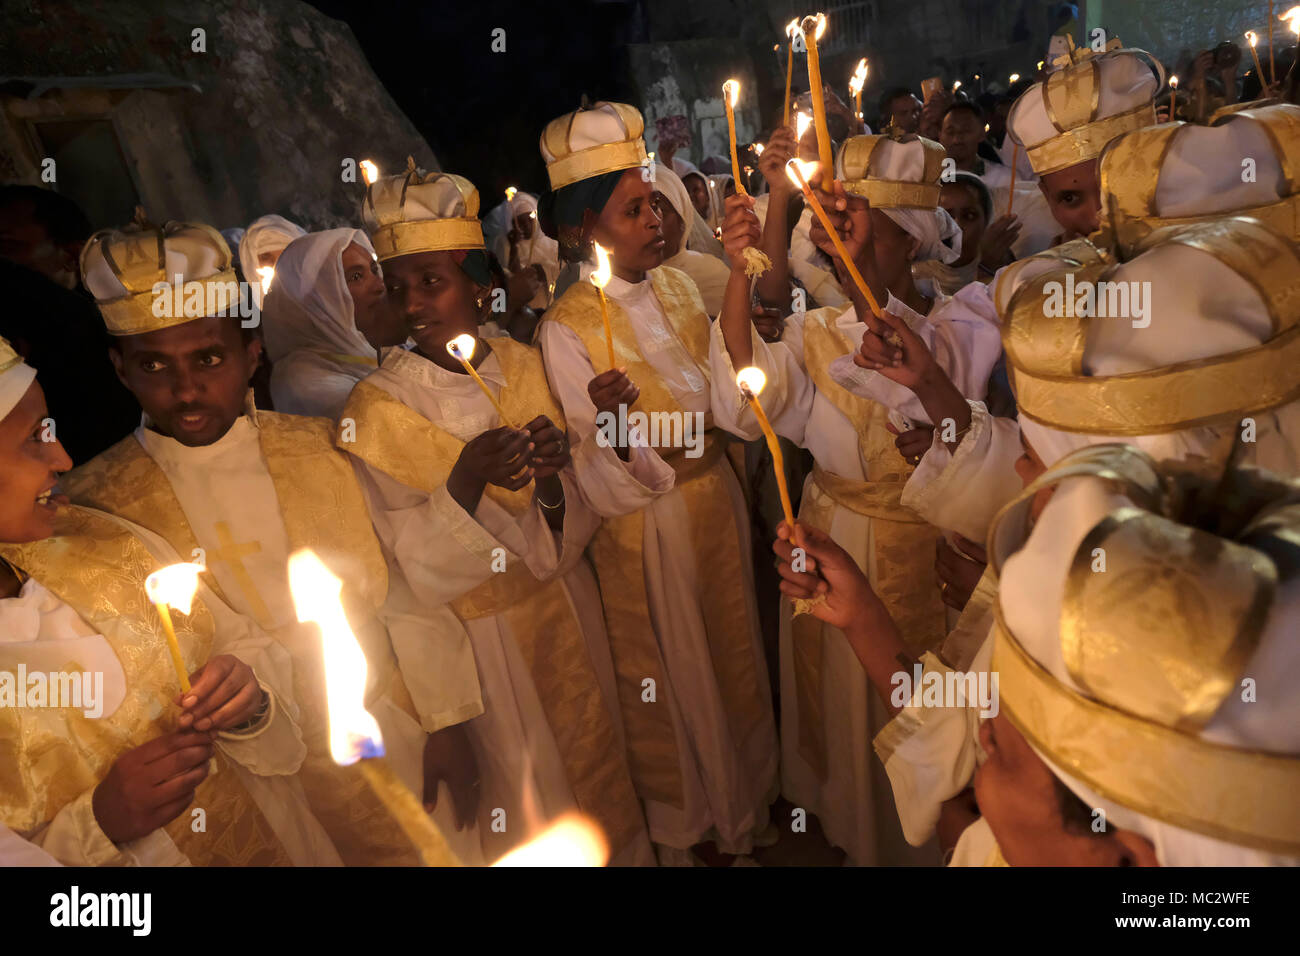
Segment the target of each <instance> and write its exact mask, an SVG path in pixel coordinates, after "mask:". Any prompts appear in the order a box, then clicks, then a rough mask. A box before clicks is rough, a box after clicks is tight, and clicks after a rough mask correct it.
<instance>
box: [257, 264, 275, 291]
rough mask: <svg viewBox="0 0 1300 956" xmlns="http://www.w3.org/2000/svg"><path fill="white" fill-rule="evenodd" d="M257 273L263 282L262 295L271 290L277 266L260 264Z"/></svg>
mask: <svg viewBox="0 0 1300 956" xmlns="http://www.w3.org/2000/svg"><path fill="white" fill-rule="evenodd" d="M257 275H258V278H259V279H260V280H261V284H262V295H266V294H267V293H268V292H270V291H271V280H273V279H274V278H275V266H258V267H257Z"/></svg>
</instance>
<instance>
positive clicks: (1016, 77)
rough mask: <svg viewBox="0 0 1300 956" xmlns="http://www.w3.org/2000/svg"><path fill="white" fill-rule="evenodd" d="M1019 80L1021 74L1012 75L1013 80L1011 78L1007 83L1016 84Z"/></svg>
mask: <svg viewBox="0 0 1300 956" xmlns="http://www.w3.org/2000/svg"><path fill="white" fill-rule="evenodd" d="M1018 79H1020V74H1019V73H1012V74H1011V78H1010V79H1009V80H1007V82H1008V83H1014V82H1016V80H1018Z"/></svg>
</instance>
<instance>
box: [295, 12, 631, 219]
mask: <svg viewBox="0 0 1300 956" xmlns="http://www.w3.org/2000/svg"><path fill="white" fill-rule="evenodd" d="M311 3H312V6H314V7H316V8H317V9H318V10H320V11H321V12H322V13H324V14H326V15H327V16H331V17H334V18H335V19H337V20H342V21H344V22H345V23H347V24H348V25H349V26H350V27H351V28H352V32H353V33H354V34H355V35H356V37H357V40H358V41H359V42H360V44H361V47H362V49H363V50H364V51H365V54H366V57H367V58H368V59H369V61H370V65H371V66H372V67H373V68H374V70H375V73H376V74H378V76H379V79H380V81H381V82H382V83H383V84H384V86H385V87H387V89H388V92H389V93H390V94H391V95H392V97H393V99H394V100H396V101H397V104H398V106H400V107H401V108H402V110H403V111H404V112H405V113H406V115H407V116H409V117H410V118H411V121H412V122H413V123H414V124H415V126H416V128H417V129H419V131H420V132H421V133H422V134H423V135H424V138H425V139H426V140H427V141H428V143H429V145H430V146H431V147H432V148H433V151H434V153H435V154H436V155H437V157H438V161H439V163H441V165H442V167H443V169H444V170H446V171H447V172H453V173H458V174H460V175H463V176H466V177H468V178H469V179H470V180H471V181H473V182H474V184H475V185H476V186H478V187H479V192H480V195H481V196H482V197H483V212H486V211H487V210H488V209H490V208H491V207H492V206H493V205H494V204H495V202H496V197H499V196H500V194H501V193H502V191H503V190H504V189H505V187H506V186H508V185H517V186H519V187H520V188H522V189H525V190H527V191H529V192H533V193H540V192H541V191H542V190H544V189H545V188H546V167H545V165H544V164H543V162H542V159H541V155H540V154H539V153H538V150H537V139H538V136H540V134H541V131H542V127H543V126H544V125H545V124H546V123H547V122H549V121H550V120H552V119H554V118H555V117H556V116H559V115H560V114H562V113H565V112H568V111H569V110H573V109H576V108H577V106H578V104H579V101H580V98H581V96H582V94H583V93H586V94H588V95H589V96H590V97H591V99H592V100H593V101H594V100H597V99H614V100H623V101H630V100H631V99H632V97H633V93H632V91H631V89H630V86H629V80H628V73H627V67H626V62H627V61H626V55H625V53H624V50H625V45H626V43H627V42H629V41H630V40H632V41H635V40H640V39H642V38H643V37H642V30H643V27H642V26H641V24H642V22H643V17H642V15H641V11H640V5H639V3H637V2H612V3H610V2H606V3H601V2H592V0H571V2H555V0H542V2H533V3H521V2H518V0H516V2H512V3H506V2H501V0H462V2H457V3H447V2H435V3H416V2H409V0H408V2H402V0H362V2H359V0H311ZM496 27H501V28H503V29H504V30H505V31H506V52H505V53H493V52H492V50H491V42H492V30H493V29H494V28H496ZM385 172H389V171H388V170H385Z"/></svg>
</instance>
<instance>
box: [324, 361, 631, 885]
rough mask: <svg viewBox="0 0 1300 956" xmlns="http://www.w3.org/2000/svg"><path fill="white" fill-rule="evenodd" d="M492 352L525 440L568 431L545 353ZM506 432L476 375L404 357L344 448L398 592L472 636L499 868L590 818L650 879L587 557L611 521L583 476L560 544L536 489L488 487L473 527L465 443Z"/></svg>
mask: <svg viewBox="0 0 1300 956" xmlns="http://www.w3.org/2000/svg"><path fill="white" fill-rule="evenodd" d="M491 347H492V350H493V351H492V352H491V354H489V355H488V356H487V357H486V358H485V359H484V360H483V362H482V363H481V365H480V366H479V368H478V369H477V371H478V373H479V375H480V376H481V377H482V378H483V380H484V381H485V382H486V383H487V384H488V387H489V388H492V389H493V391H494V393H495V394H497V395H499V396H501V398H500V401H501V402H502V404H503V406H505V407H506V408H507V409H508V410H509V411H508V412H507V414H508V415H510V416H511V417H512V418H513V424H515V425H516V426H522V425H524V424H526V423H527V422H529V421H531V420H532V419H533V418H535V417H536V416H537V415H539V414H549V415H550V417H551V418H552V420H553V421H556V424H557V425H559V427H561V428H562V427H563V420H562V418H560V416H559V413H558V410H556V409H554V408H553V407H551V406H552V405H553V403H552V400H551V397H550V395H549V393H548V392H547V390H546V380H545V377H544V375H543V373H542V367H541V357H540V356H539V355H538V354H537V352H536V351H535V350H534V349H531V348H529V347H528V346H525V345H521V344H519V343H516V342H514V341H512V340H510V339H494V340H492V344H491ZM500 424H501V422H500V417H499V415H498V414H497V411H496V409H495V408H494V407H493V405H492V403H491V401H490V400H489V399H488V398H487V396H486V395H484V394H483V392H482V390H481V389H480V388H479V387H478V384H477V383H476V382H475V381H474V380H473V378H471V377H470V376H469V375H465V374H457V373H453V372H449V371H446V370H445V369H442V368H439V367H438V366H437V365H435V364H434V363H433V362H430V361H428V360H427V359H425V358H423V357H422V356H420V355H418V354H416V353H414V352H406V351H403V350H400V349H395V350H393V351H392V352H390V353H388V355H387V356H385V358H384V362H383V364H382V366H381V367H380V369H379V371H378V372H376V373H375V374H374V375H372V376H370V377H369V378H367V379H366V380H365V382H363V383H362V384H361V385H359V386H358V387H357V388H356V389H355V390H354V391H353V394H352V397H351V398H350V399H349V402H348V405H347V407H346V408H345V410H344V414H343V419H342V421H341V428H340V437H339V447H340V448H344V449H347V450H348V451H349V452H351V453H352V454H353V455H354V456H355V461H356V463H357V471H358V474H359V475H360V476H361V480H362V484H363V487H364V489H365V493H366V497H367V499H368V501H369V505H370V511H371V516H372V518H373V520H374V524H375V528H376V530H377V531H378V534H379V538H380V540H381V542H382V543H383V545H384V550H385V553H386V555H387V558H388V561H389V566H390V575H391V577H392V578H393V580H395V581H401V582H404V585H405V586H406V587H407V588H409V591H410V593H411V595H412V596H413V598H414V599H415V600H416V601H417V602H418V604H419V606H420V607H421V608H422V611H421V613H423V614H425V615H426V616H445V617H446V618H449V620H450V623H451V624H454V625H455V626H458V627H459V626H462V625H463V627H464V628H465V630H466V631H467V632H468V634H469V640H470V642H471V643H472V645H473V649H474V657H475V660H476V661H477V665H478V676H479V682H480V684H481V686H482V690H483V703H484V713H483V715H482V716H480V717H477V718H475V719H474V720H472V721H470V723H469V724H468V725H467V726H468V729H469V732H470V736H471V739H472V740H473V742H474V746H475V754H476V757H477V759H478V766H479V772H480V775H481V780H482V794H481V797H480V804H479V824H478V828H479V831H480V833H481V838H482V841H483V847H484V851H485V853H486V855H487V858H488V859H489V860H491V859H496V858H498V857H499V856H501V855H502V854H503V853H505V852H507V851H508V850H510V849H513V848H514V847H515V846H517V845H519V844H520V843H522V842H524V841H526V840H527V839H530V838H531V837H533V836H535V835H536V833H537V830H538V828H539V827H541V826H542V825H543V824H545V823H547V822H550V821H552V820H553V819H554V818H556V817H558V816H560V815H561V814H563V813H565V812H568V811H571V810H575V809H578V810H581V811H582V812H584V813H586V814H587V815H589V816H591V817H593V818H595V820H596V821H597V822H598V823H599V824H601V826H602V828H603V829H604V830H605V831H606V834H607V837H608V839H609V841H610V844H611V849H612V851H613V856H612V858H611V863H612V864H614V865H619V864H641V865H645V864H652V863H653V862H654V858H653V855H652V853H651V848H650V844H649V840H648V839H647V837H646V833H645V822H644V819H643V818H642V814H641V810H640V807H639V806H638V804H637V800H636V797H635V793H634V791H633V789H632V786H631V778H630V776H629V774H628V770H627V764H626V757H625V754H624V741H623V733H622V726H621V720H620V718H619V709H618V698H617V691H616V688H615V681H614V670H613V665H612V663H611V661H610V653H609V642H608V639H607V638H606V635H605V626H604V621H603V619H602V616H601V602H600V592H599V591H598V590H597V587H596V580H595V577H594V576H593V574H592V572H591V568H590V567H589V566H588V565H587V563H586V560H585V558H584V557H583V549H584V548H585V547H586V545H587V542H588V541H589V540H590V539H591V535H592V533H593V532H594V531H595V529H596V527H597V525H598V524H599V523H600V518H599V516H597V515H596V514H595V513H594V512H592V511H591V509H590V508H588V507H587V506H586V504H585V503H584V501H583V499H582V496H581V494H580V492H579V490H578V488H577V485H576V484H575V482H574V481H573V478H572V475H571V474H570V469H569V468H566V469H564V470H563V471H561V472H560V475H559V477H560V481H561V483H562V484H563V486H564V490H565V511H564V527H563V533H562V534H558V535H557V534H556V533H555V532H553V531H552V530H551V528H550V526H549V525H548V524H547V521H546V514H545V511H544V510H543V509H542V507H541V506H540V505H539V504H537V503H536V500H535V499H533V498H532V487H531V485H530V486H528V487H526V488H525V489H523V490H521V491H520V492H516V493H511V492H506V491H505V490H504V489H499V488H496V487H495V486H489V487H488V488H487V489H485V490H484V493H483V495H482V497H481V498H480V500H479V503H478V507H477V508H476V509H475V511H474V513H473V514H472V515H471V514H468V513H467V512H466V511H465V510H464V509H463V508H462V507H461V506H460V505H459V504H458V503H457V502H456V501H455V500H454V499H453V498H452V497H451V495H450V494H449V493H448V492H447V487H446V484H445V481H446V475H447V473H448V472H449V471H450V469H451V467H452V466H453V465H454V463H455V459H456V458H457V457H459V454H460V451H461V449H462V448H463V446H464V443H465V442H468V441H469V440H471V439H473V438H475V437H477V436H478V435H480V434H482V433H483V432H485V431H489V430H491V429H493V428H497V427H499V426H500ZM351 426H354V427H355V436H354V440H349V438H350V436H349V433H348V428H349V427H351ZM506 572H511V573H510V574H507V573H506ZM512 575H513V576H512ZM440 665H441V661H440V660H439V659H438V657H437V656H436V648H434V647H430V648H429V649H428V654H427V657H426V662H425V665H424V666H423V667H419V668H412V669H419V670H424V671H431V670H436V669H437V668H438V667H439V666H440Z"/></svg>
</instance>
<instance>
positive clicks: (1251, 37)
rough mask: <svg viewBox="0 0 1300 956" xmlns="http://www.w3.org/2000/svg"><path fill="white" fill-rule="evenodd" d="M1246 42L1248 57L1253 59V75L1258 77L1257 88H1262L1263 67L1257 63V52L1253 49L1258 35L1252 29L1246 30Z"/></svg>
mask: <svg viewBox="0 0 1300 956" xmlns="http://www.w3.org/2000/svg"><path fill="white" fill-rule="evenodd" d="M1246 42H1247V43H1249V44H1250V57H1251V59H1252V60H1254V61H1255V76H1257V77H1258V78H1259V88H1260V90H1263V89H1264V68H1263V67H1262V66H1260V64H1259V53H1258V52H1256V50H1255V44H1257V43H1259V37H1258V36H1256V35H1255V31H1254V30H1247V31H1246Z"/></svg>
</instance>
